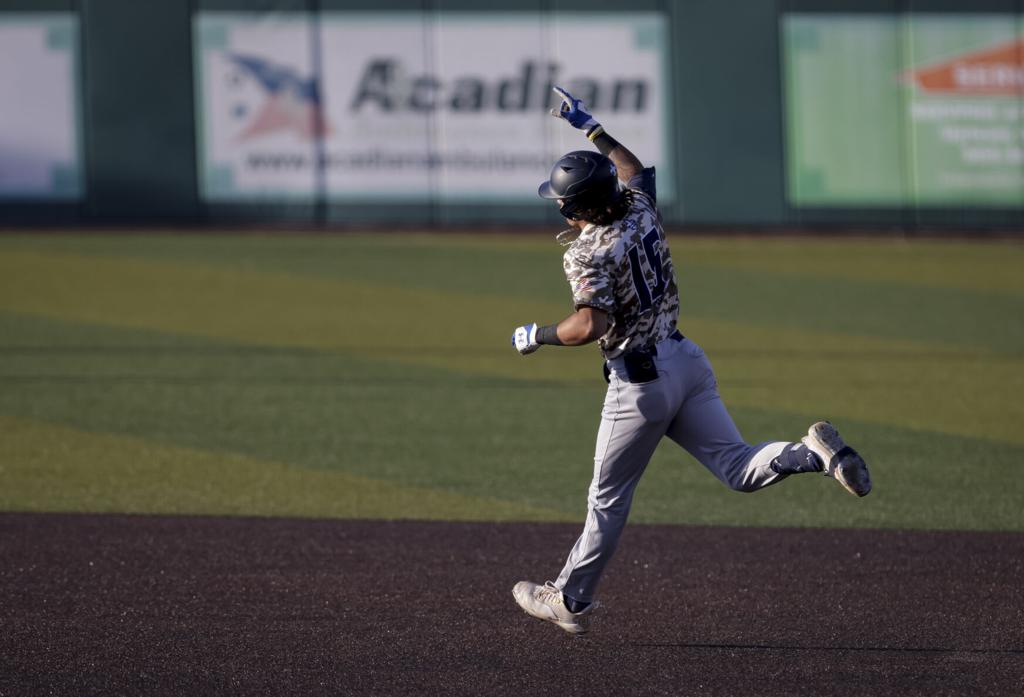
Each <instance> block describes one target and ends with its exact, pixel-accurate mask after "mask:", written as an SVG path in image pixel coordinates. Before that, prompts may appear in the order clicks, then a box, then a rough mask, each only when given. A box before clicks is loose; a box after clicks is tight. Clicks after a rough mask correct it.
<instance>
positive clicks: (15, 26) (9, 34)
mask: <svg viewBox="0 0 1024 697" xmlns="http://www.w3.org/2000/svg"><path fill="white" fill-rule="evenodd" d="M0 47H3V57H4V60H3V61H0V94H2V95H3V104H2V106H0V199H53V200H61V199H65V200H74V199H78V198H80V197H81V195H82V177H81V171H80V169H81V168H80V164H79V156H78V153H79V128H78V20H77V18H76V17H75V16H74V15H72V14H71V13H69V12H68V13H25V14H20V13H19V14H17V15H0Z"/></svg>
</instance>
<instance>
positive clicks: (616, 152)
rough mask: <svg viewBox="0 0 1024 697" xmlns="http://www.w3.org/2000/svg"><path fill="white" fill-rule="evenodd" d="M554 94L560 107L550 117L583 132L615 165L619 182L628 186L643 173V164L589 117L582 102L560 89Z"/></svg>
mask: <svg viewBox="0 0 1024 697" xmlns="http://www.w3.org/2000/svg"><path fill="white" fill-rule="evenodd" d="M554 91H555V94H557V95H558V96H559V97H561V98H562V106H561V107H560V108H559V109H552V110H551V115H552V116H556V117H558V118H560V119H564V120H566V121H568V122H569V124H570V125H572V126H573V127H574V128H578V129H580V130H581V131H583V132H584V133H585V134H586V136H587V138H588V139H589V140H590V142H592V143H593V144H594V145H596V146H597V149H598V150H599V151H601V154H602V155H604V156H605V157H607V158H608V159H610V160H611V161H612V162H613V163H614V164H615V169H616V170H617V171H618V176H619V181H621V182H623V183H625V184H628V183H629V180H630V179H632V178H633V177H635V176H636V175H637V174H640V172H642V171H643V169H644V166H643V163H642V162H640V160H639V159H638V158H637V156H636V155H634V154H633V153H632V152H630V151H629V149H628V148H627V147H626V146H625V145H623V144H622V143H620V142H619V141H617V140H615V139H614V138H612V137H611V136H610V135H608V133H607V132H606V131H605V130H604V127H603V126H602V125H601V124H599V123H598V122H597V119H595V118H594V117H593V116H591V115H590V114H589V113H588V112H587V110H586V107H584V105H583V102H582V101H581V100H579V99H576V98H575V97H573V96H572V95H571V94H569V93H568V92H566V91H565V90H564V89H562V88H561V87H555V88H554Z"/></svg>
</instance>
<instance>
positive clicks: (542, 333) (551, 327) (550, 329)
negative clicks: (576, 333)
mask: <svg viewBox="0 0 1024 697" xmlns="http://www.w3.org/2000/svg"><path fill="white" fill-rule="evenodd" d="M534 341H536V342H537V343H538V344H548V345H549V346H565V344H563V343H562V340H561V339H559V338H558V324H557V323H556V324H548V325H545V326H543V327H537V334H536V336H535V337H534Z"/></svg>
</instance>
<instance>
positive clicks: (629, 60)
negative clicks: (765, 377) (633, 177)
mask: <svg viewBox="0 0 1024 697" xmlns="http://www.w3.org/2000/svg"><path fill="white" fill-rule="evenodd" d="M195 36H196V41H195V46H196V49H195V50H196V60H195V64H196V70H197V76H196V77H197V79H196V85H197V100H196V101H197V121H198V123H199V128H198V130H199V132H200V134H201V138H200V146H199V147H200V152H199V158H198V159H199V162H200V169H201V172H200V174H201V177H200V179H201V193H202V195H203V197H204V198H205V199H206V200H208V201H245V200H252V199H264V200H267V199H269V200H289V199H293V200H294V199H297V200H312V199H313V198H315V197H318V196H324V197H326V198H327V199H328V200H332V201H353V200H359V201H366V200H394V201H410V202H415V201H419V202H424V201H441V202H460V203H474V202H488V201H500V202H520V201H525V202H530V201H534V200H535V197H536V189H537V185H538V184H539V183H540V181H542V180H543V179H544V178H545V177H546V176H547V174H548V172H549V170H550V167H551V165H552V164H553V163H554V161H555V160H556V159H557V158H558V157H559V156H560V155H562V154H564V153H565V152H567V151H570V150H578V149H585V148H587V147H588V143H587V142H586V141H585V140H584V139H583V138H582V136H581V135H580V134H579V133H578V132H574V131H573V130H572V129H571V128H570V127H568V126H566V125H565V124H564V123H559V122H558V121H556V120H555V119H553V118H551V116H549V115H548V109H550V108H552V107H555V106H557V105H558V104H559V103H560V102H559V101H558V99H557V97H556V96H555V95H554V94H553V93H552V92H551V87H552V85H555V84H559V85H563V86H566V87H567V88H568V89H570V90H571V91H575V93H576V94H577V96H579V97H581V98H583V99H584V101H585V102H586V104H587V105H588V106H589V107H590V108H592V109H593V111H594V112H595V113H596V114H597V115H598V116H599V117H600V119H601V120H602V121H603V122H604V123H606V124H607V126H608V128H609V130H610V131H611V132H613V133H614V134H615V136H616V137H617V138H618V139H619V140H621V141H623V142H625V143H627V144H628V145H629V147H630V148H631V149H633V150H634V151H635V152H636V153H637V155H638V156H640V157H641V158H642V159H644V160H645V162H650V163H651V164H655V165H657V166H658V176H659V184H660V186H659V191H660V192H664V197H665V199H666V200H667V199H669V198H670V197H671V193H672V191H673V186H672V175H673V173H672V171H671V163H672V158H671V150H672V142H671V137H670V136H671V132H670V128H669V118H670V115H669V106H670V91H669V75H668V69H667V66H668V56H667V50H668V44H667V24H666V22H665V18H664V17H663V16H662V15H660V14H657V13H635V14H621V13H620V14H615V15H610V14H600V13H588V14H572V15H562V14H541V13H528V12H517V13H509V14H496V13H484V12H479V13H429V14H426V13H403V14H395V13H389V14H383V13H382V14H374V13H356V12H351V13H350V12H335V13H331V12H328V13H324V14H322V15H306V14H289V15H262V16H260V15H246V14H237V13H216V12H205V13H201V14H200V15H199V16H198V17H197V18H196V20H195ZM581 46H614V47H615V50H614V51H611V50H609V51H590V50H587V51H581V50H579V47H581Z"/></svg>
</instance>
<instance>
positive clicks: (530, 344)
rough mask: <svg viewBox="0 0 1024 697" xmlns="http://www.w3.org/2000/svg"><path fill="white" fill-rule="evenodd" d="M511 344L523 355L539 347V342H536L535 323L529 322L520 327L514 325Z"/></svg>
mask: <svg viewBox="0 0 1024 697" xmlns="http://www.w3.org/2000/svg"><path fill="white" fill-rule="evenodd" d="M512 346H514V347H515V349H516V351H518V352H519V353H521V354H523V355H524V356H525V355H526V354H528V353H533V352H534V351H536V350H537V349H539V348H540V344H539V343H537V324H536V323H534V322H531V323H530V324H525V325H523V326H522V327H516V331H515V332H514V333H513V334H512Z"/></svg>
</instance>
